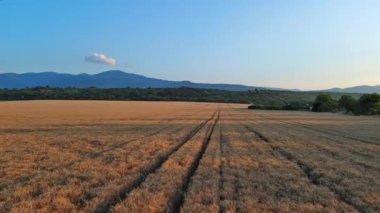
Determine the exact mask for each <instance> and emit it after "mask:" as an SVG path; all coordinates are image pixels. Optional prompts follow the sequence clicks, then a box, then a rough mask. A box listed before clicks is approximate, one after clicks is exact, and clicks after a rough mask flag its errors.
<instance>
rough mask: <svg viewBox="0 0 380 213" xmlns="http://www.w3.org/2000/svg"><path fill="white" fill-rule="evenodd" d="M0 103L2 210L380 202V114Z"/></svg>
mask: <svg viewBox="0 0 380 213" xmlns="http://www.w3.org/2000/svg"><path fill="white" fill-rule="evenodd" d="M246 108H247V105H242V104H217V103H186V102H133V101H129V102H123V101H24V102H22V101H20V102H0V154H1V155H0V212H294V211H298V212H379V211H380V119H379V118H376V117H363V116H348V115H340V114H331V113H310V112H285V111H256V110H248V109H246Z"/></svg>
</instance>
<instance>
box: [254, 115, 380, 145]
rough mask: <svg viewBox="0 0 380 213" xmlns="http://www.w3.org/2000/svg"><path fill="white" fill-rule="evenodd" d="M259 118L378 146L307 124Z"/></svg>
mask: <svg viewBox="0 0 380 213" xmlns="http://www.w3.org/2000/svg"><path fill="white" fill-rule="evenodd" d="M259 117H261V118H264V119H268V117H269V118H270V119H272V120H276V121H279V122H281V123H284V124H288V125H293V126H297V127H302V128H304V129H308V130H311V131H314V132H318V133H323V134H326V135H330V136H335V137H342V138H345V139H350V140H354V141H358V142H361V143H366V144H372V145H376V146H380V144H379V143H376V142H373V141H369V140H365V139H361V138H356V137H352V136H348V135H344V134H340V133H336V132H331V131H328V130H322V129H317V128H314V127H311V126H310V125H308V124H303V123H300V122H287V121H284V120H281V119H276V118H274V117H273V116H267V118H265V117H264V116H259Z"/></svg>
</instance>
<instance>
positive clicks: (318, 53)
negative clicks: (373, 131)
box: [0, 0, 380, 89]
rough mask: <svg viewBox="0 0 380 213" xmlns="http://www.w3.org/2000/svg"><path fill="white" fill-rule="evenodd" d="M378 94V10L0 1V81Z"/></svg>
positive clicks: (281, 3) (371, 2)
mask: <svg viewBox="0 0 380 213" xmlns="http://www.w3.org/2000/svg"><path fill="white" fill-rule="evenodd" d="M111 69H120V70H124V71H126V72H132V73H136V74H142V75H146V76H149V77H156V78H161V79H167V80H191V81H195V82H210V83H215V82H224V83H239V84H246V85H252V86H271V87H282V88H299V89H324V88H330V87H348V86H354V85H362V84H368V85H378V84H380V1H379V0H288V1H285V0H129V1H127V0H107V1H106V0H34V1H30V0H0V73H4V72H17V73H23V72H42V71H56V72H67V73H83V72H86V73H98V72H101V71H105V70H111Z"/></svg>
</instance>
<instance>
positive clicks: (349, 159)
mask: <svg viewBox="0 0 380 213" xmlns="http://www.w3.org/2000/svg"><path fill="white" fill-rule="evenodd" d="M248 121H252V120H248ZM278 122H280V123H282V124H280V127H277V128H278V129H282V130H283V131H286V129H287V128H289V129H293V130H296V131H299V129H297V128H296V127H294V126H292V125H291V126H289V125H286V126H284V124H286V123H283V122H281V121H278ZM276 134H280V133H277V132H276ZM292 135H293V136H296V134H292ZM321 138H325V139H327V141H331V142H333V143H335V144H336V145H337V146H334V144H333V143H332V144H328V143H326V145H328V146H329V147H330V148H332V149H335V148H339V149H341V147H339V145H340V146H347V143H346V144H345V143H344V142H342V141H339V140H336V139H335V140H334V139H331V138H328V137H326V136H321ZM327 141H326V142H327ZM309 142H310V144H309V145H312V146H314V147H315V148H316V149H317V150H320V151H322V152H323V153H326V154H328V155H329V156H330V157H332V158H334V159H336V158H337V157H339V158H341V159H340V160H343V161H344V159H346V160H348V161H349V162H350V163H352V164H356V165H358V166H360V167H363V168H365V169H372V170H375V171H377V172H380V168H378V167H376V166H372V165H369V164H367V163H365V162H361V161H358V160H356V159H354V158H352V157H347V156H343V155H342V154H341V152H339V151H332V150H329V149H327V148H326V147H324V146H321V145H320V144H318V143H316V142H315V141H314V140H311V139H309ZM348 148H349V149H348V150H347V153H348V154H349V155H352V156H359V157H363V156H362V155H360V154H358V153H356V152H354V151H353V150H351V148H350V147H348Z"/></svg>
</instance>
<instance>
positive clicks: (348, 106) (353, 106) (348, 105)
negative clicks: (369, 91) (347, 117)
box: [338, 95, 359, 114]
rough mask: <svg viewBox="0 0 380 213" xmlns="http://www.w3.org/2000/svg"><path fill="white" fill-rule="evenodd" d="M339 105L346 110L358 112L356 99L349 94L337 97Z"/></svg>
mask: <svg viewBox="0 0 380 213" xmlns="http://www.w3.org/2000/svg"><path fill="white" fill-rule="evenodd" d="M338 102H339V107H341V108H344V109H345V110H346V112H353V113H354V114H358V113H359V106H358V101H357V100H356V99H355V98H353V97H352V96H351V95H342V97H340V99H339V101H338Z"/></svg>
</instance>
